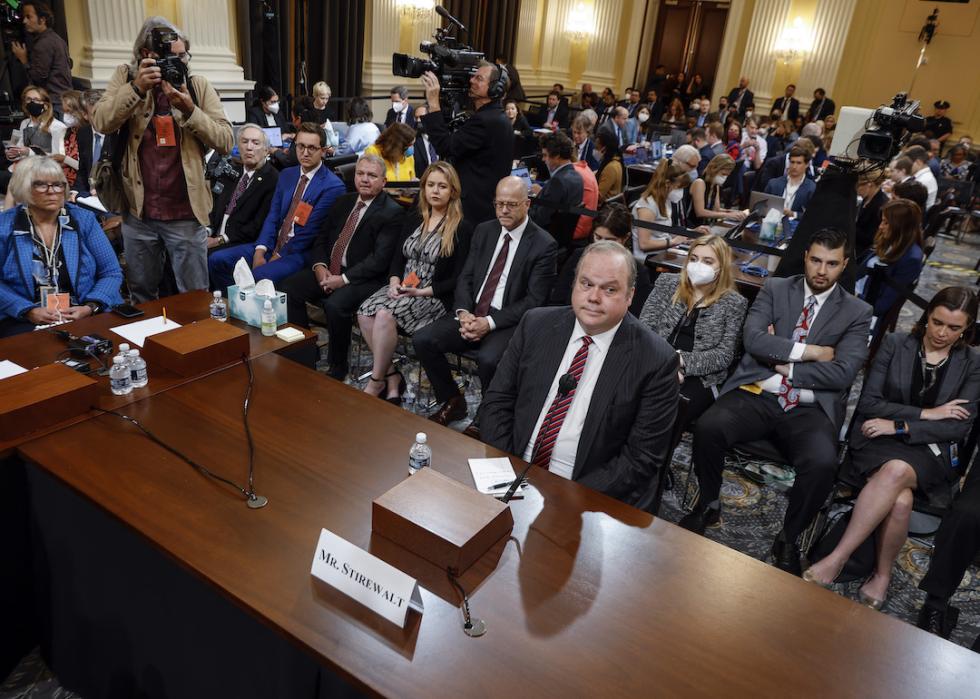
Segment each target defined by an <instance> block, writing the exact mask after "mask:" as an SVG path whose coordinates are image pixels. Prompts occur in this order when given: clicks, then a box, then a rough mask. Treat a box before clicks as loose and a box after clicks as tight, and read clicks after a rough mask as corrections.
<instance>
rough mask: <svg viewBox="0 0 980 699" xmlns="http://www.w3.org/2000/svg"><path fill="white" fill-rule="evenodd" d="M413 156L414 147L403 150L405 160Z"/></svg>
mask: <svg viewBox="0 0 980 699" xmlns="http://www.w3.org/2000/svg"><path fill="white" fill-rule="evenodd" d="M413 155H415V146H409V147H408V148H407V149H406V150H405V157H406V158H411V157H412V156H413Z"/></svg>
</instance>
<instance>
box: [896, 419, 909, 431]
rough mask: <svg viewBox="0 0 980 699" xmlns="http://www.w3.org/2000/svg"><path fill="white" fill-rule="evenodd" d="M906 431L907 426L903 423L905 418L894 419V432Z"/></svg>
mask: <svg viewBox="0 0 980 699" xmlns="http://www.w3.org/2000/svg"><path fill="white" fill-rule="evenodd" d="M906 432H908V428H907V427H906V425H905V420H895V434H905V433H906Z"/></svg>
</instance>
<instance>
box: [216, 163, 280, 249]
mask: <svg viewBox="0 0 980 699" xmlns="http://www.w3.org/2000/svg"><path fill="white" fill-rule="evenodd" d="M278 181H279V171H278V170H276V168H275V167H273V165H272V163H270V162H268V161H266V163H265V165H263V166H262V167H260V168H259V169H258V170H256V171H255V174H254V175H252V181H251V183H250V184H249V185H248V188H247V189H246V190H245V191H244V192H242V196H241V197H239V199H238V205H237V206H236V207H235V210H234V211H233V212H232V213H231V216H229V217H228V223H227V224H226V225H225V235H227V236H228V243H230V244H231V243H233V244H236V245H237V244H239V243H254V242H255V239H256V238H258V237H259V232H261V230H262V224H263V223H264V222H265V217H266V216H268V214H269V207H270V206H272V195H273V194H275V191H276V183H277V182H278ZM223 184H224V188H223V189H222V190H221V193H220V194H216V195H215V197H214V206H213V207H212V208H211V231H212V232H213V233H214V235H218V232H219V231H220V230H221V220H222V219H223V218H224V216H225V209H227V208H228V204H229V203H230V202H231V197H232V195H233V194H234V192H235V187H237V186H238V181H237V180H236V181H230V182H224V183H223ZM212 191H213V190H212Z"/></svg>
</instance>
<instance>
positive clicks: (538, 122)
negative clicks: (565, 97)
mask: <svg viewBox="0 0 980 699" xmlns="http://www.w3.org/2000/svg"><path fill="white" fill-rule="evenodd" d="M547 119H548V107H541V109H540V111H538V112H537V113H536V114H535V115H534V122H533V123H534V126H537V127H541V126H544V124H545V121H546V120H547ZM555 121H557V122H558V128H559V129H567V128H568V103H567V102H559V103H558V106H557V107H556V108H555Z"/></svg>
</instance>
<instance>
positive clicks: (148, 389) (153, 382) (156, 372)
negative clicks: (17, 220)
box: [0, 291, 316, 455]
mask: <svg viewBox="0 0 980 699" xmlns="http://www.w3.org/2000/svg"><path fill="white" fill-rule="evenodd" d="M211 300H212V295H211V294H210V293H208V292H207V291H193V292H189V293H186V294H179V295H177V296H170V297H167V298H165V299H161V300H158V301H150V302H148V303H144V304H141V305H140V306H139V307H140V308H141V309H142V310H144V311H145V314H144V315H143V316H140V317H139V318H123V317H122V316H119V315H116V314H115V313H111V312H108V313H99V314H97V315H95V316H90V317H88V318H84V319H82V320H79V321H75V322H72V323H66V324H64V325H57V326H54V327H53V328H50V330H52V331H58V330H65V331H67V332H70V333H71V334H72V335H75V336H78V337H81V336H83V335H88V334H96V335H101V336H102V337H104V338H106V339H108V340H111V341H112V343H113V352H112V354H109V355H105V356H103V357H102V361H104V362H106V363H107V364H110V365H111V363H112V357H113V356H114V355H115V354H116V353H118V351H119V349H118V348H119V343H120V342H128V341H127V340H126V339H125V338H123V337H120V336H119V335H116V334H115V333H114V332H111V331H110V330H109V328H114V327H117V326H119V325H127V324H129V323H134V322H137V321H140V320H145V319H146V318H152V317H154V316H158V315H160V314H161V312H162V309H164V308H166V309H167V317H168V318H169V319H170V320H173V321H176V322H177V323H180V324H181V325H186V324H189V323H193V322H194V321H197V320H203V319H205V318H208V317H210V308H209V307H210V304H211ZM228 322H229V323H230V324H232V325H235V326H237V327H240V328H242V329H244V330H247V331H248V333H249V342H250V344H251V355H250V356H251V357H252V358H255V357H260V356H262V355H264V354H268V353H270V352H284V353H287V354H293V353H299V352H302V351H303V350H304V349H309V348H312V347H313V346H314V345H315V341H316V335H315V334H314V333H312V332H310V331H309V330H305V329H303V328H299V327H297V326H290V327H294V328H296V329H297V330H301V331H303V334H304V336H305V337H304V339H302V340H299V341H297V342H294V343H286V342H283V341H282V340H280V339H279V338H277V337H266V336H264V335H262V333H261V332H259V329H258V328H253V327H250V326H249V325H248V324H247V323H243V322H241V321H239V320H234V319H229V320H228ZM134 348H135V349H139V347H136V346H135V345H134ZM67 349H68V344H67V342H66V341H65V340H63V339H62V338H61V337H59V336H57V335H55V334H54V333H53V332H48V331H46V330H37V331H34V332H31V333H24V334H21V335H15V336H13V337H9V338H4V339H3V340H0V360H2V359H7V360H10V361H12V362H14V363H15V364H19V365H20V366H22V367H24V368H25V369H32V368H35V367H38V366H42V365H45V364H50V363H51V362H54V361H56V360H57V359H59V358H61V357H66V356H68V354H67V352H66V350H67ZM89 363H90V365H91V366H92V367H93V368H95V369H96V370H97V369H98V363H97V362H96V361H95V360H94V359H93V360H90V362H89ZM148 371H149V375H150V382H149V384H148V385H147V386H145V387H143V388H135V389H133V391H132V393H129V394H127V395H125V396H117V395H114V394H113V393H112V391H111V390H109V377H108V376H98V375H97V374H96V373H94V372H93V373H92V374H90V375H89V376H91V377H92V378H93V379H96V380H97V381H98V382H99V400H98V407H99V408H102V409H104V410H116V409H118V408H120V407H122V406H124V405H129V404H130V403H133V402H135V401H139V400H143V399H145V398H148V397H150V396H152V395H155V394H157V393H160V392H161V391H166V390H169V389H171V388H173V387H174V386H179V385H180V384H183V383H186V382H187V381H193V380H194V378H193V377H192V378H187V377H182V376H179V375H177V374H175V373H173V372H170V371H168V370H166V369H164V368H163V367H155V366H150V367H148ZM96 414H97V412H96V411H92V412H91V413H89V414H88V415H86V416H79V417H78V418H77V419H76V420H72V421H70V422H77V421H78V420H82V419H85V418H86V417H91V416H92V415H96ZM57 427H58V426H54V427H49V428H45V429H42V430H39V431H37V432H35V433H31V434H25V435H23V436H21V437H20V438H16V439H12V440H7V441H0V455H2V454H5V453H7V452H8V451H9V450H10V449H11V448H12V447H15V446H17V445H18V444H20V443H21V442H23V441H24V439H27V438H29V437H31V436H36V435H37V434H46V433H50V432H51V431H53V430H55V429H57Z"/></svg>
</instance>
